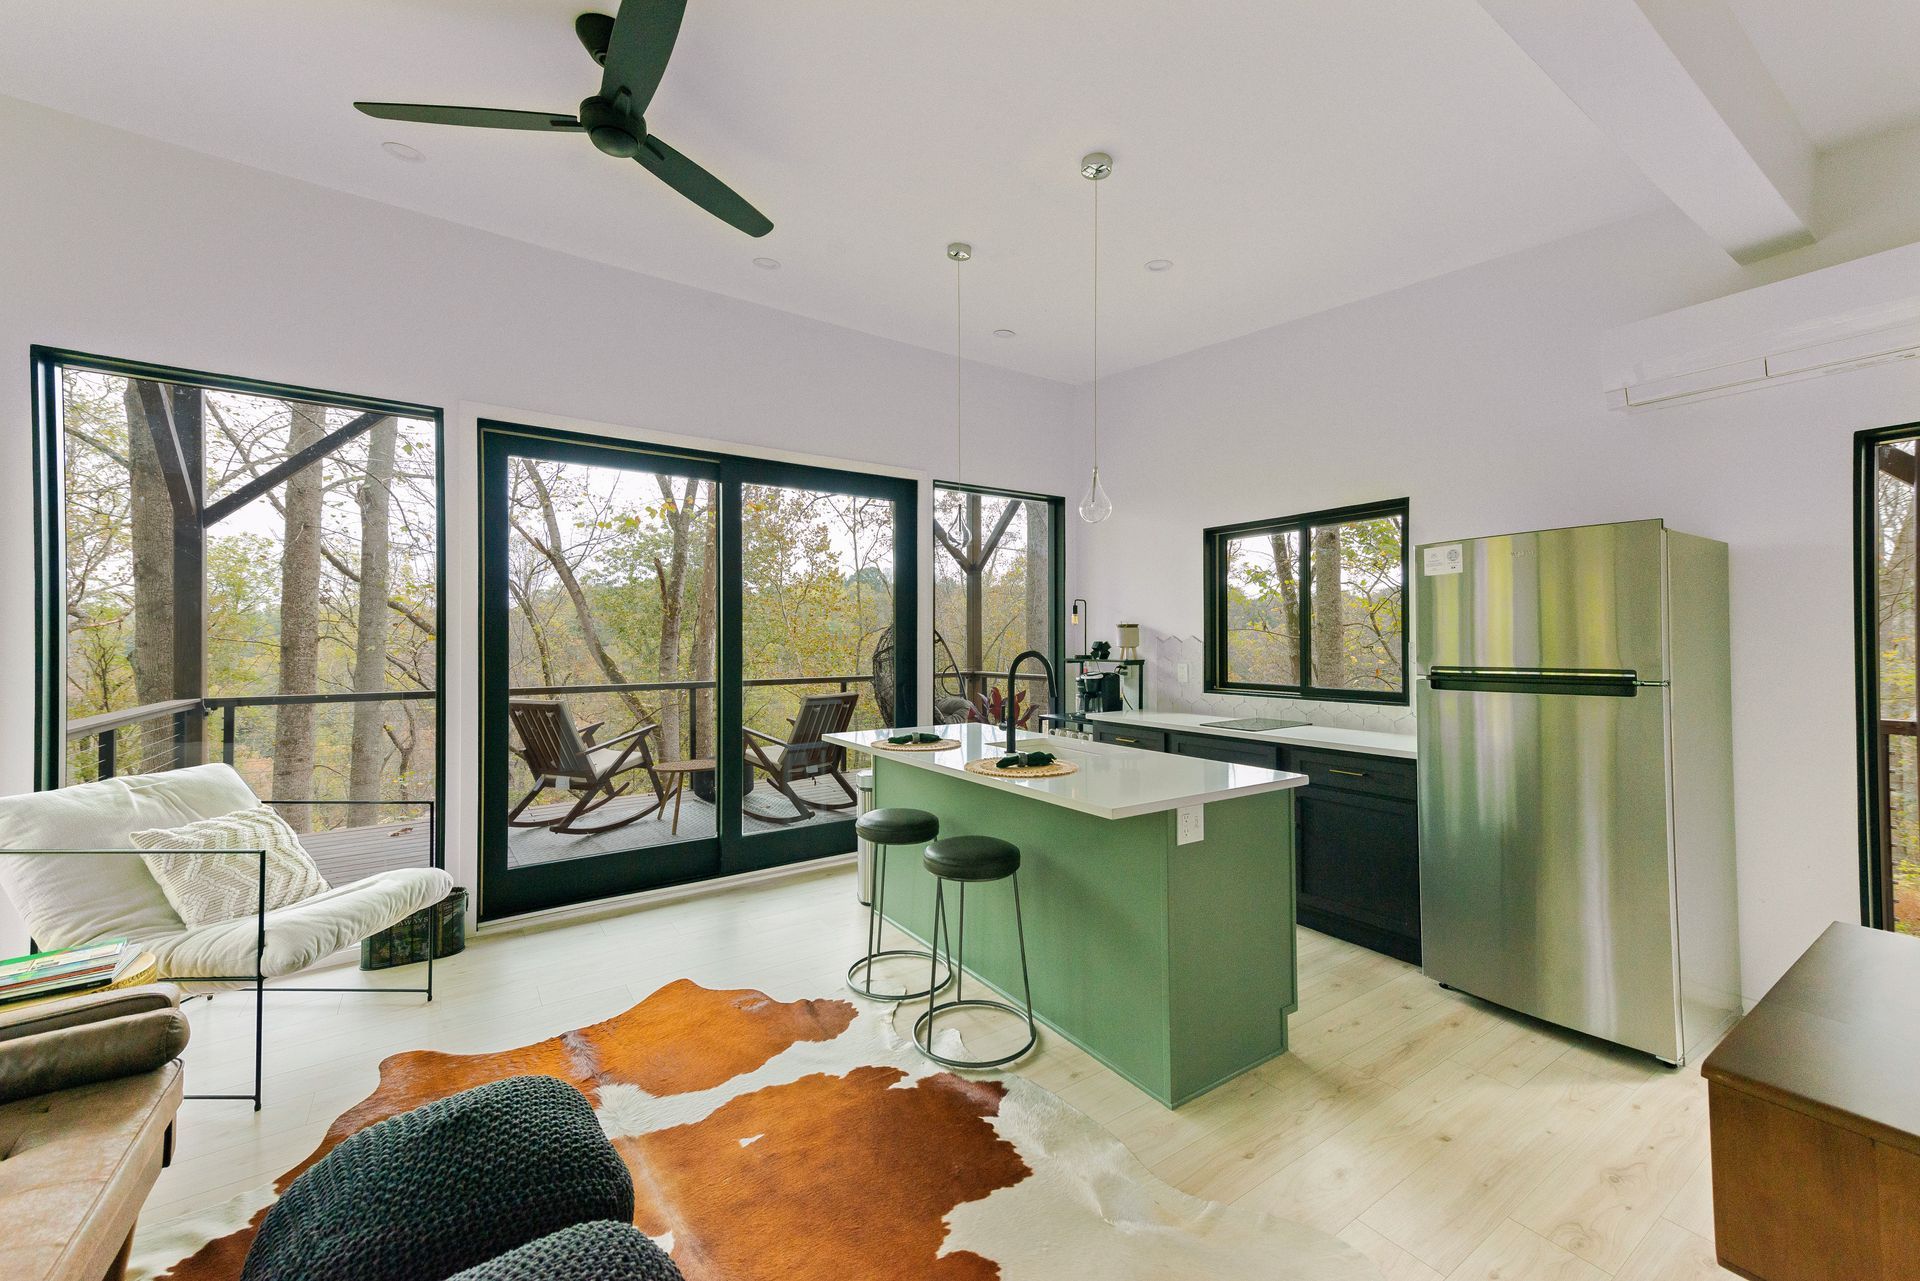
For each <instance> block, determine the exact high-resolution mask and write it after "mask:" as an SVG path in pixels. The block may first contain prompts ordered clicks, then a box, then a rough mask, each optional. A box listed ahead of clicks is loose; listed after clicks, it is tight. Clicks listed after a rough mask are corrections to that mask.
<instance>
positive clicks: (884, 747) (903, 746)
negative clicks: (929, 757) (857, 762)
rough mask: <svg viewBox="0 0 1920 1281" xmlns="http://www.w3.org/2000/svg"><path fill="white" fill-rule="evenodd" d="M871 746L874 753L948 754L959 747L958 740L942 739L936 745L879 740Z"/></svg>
mask: <svg viewBox="0 0 1920 1281" xmlns="http://www.w3.org/2000/svg"><path fill="white" fill-rule="evenodd" d="M872 746H873V750H874V751H876V752H950V751H952V750H953V749H954V748H956V747H958V746H960V740H959V739H957V738H943V739H941V740H940V741H939V742H937V743H889V742H887V741H886V740H885V739H881V740H880V741H879V742H877V743H874V744H873V745H872Z"/></svg>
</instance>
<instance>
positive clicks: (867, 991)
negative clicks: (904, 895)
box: [847, 845, 953, 1001]
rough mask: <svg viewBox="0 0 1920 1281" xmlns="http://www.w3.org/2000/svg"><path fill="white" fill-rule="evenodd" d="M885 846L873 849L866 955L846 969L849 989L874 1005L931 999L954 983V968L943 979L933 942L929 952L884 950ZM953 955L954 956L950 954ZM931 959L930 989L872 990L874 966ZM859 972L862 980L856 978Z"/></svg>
mask: <svg viewBox="0 0 1920 1281" xmlns="http://www.w3.org/2000/svg"><path fill="white" fill-rule="evenodd" d="M889 848H891V847H890V846H886V845H875V846H874V847H873V871H872V873H871V874H870V878H869V882H868V886H867V889H868V892H869V894H870V895H871V897H870V899H869V900H868V903H867V954H866V955H865V956H863V957H861V958H860V959H859V960H857V961H855V962H854V963H853V964H852V965H849V966H848V967H847V986H848V987H850V988H852V989H853V991H854V993H855V994H856V995H859V996H864V997H866V998H867V999H868V1000H872V1001H912V1000H918V999H919V998H920V997H923V996H925V997H932V996H933V995H934V994H935V993H936V992H938V991H940V989H942V988H944V987H945V986H946V985H947V984H948V983H950V982H952V981H953V967H952V966H951V965H949V966H948V967H947V976H946V977H945V978H941V977H940V960H939V956H938V954H937V949H936V948H935V947H934V946H933V939H932V938H931V937H929V938H928V940H927V943H928V949H927V950H926V951H924V952H923V951H921V950H920V949H919V948H917V947H896V948H883V947H881V944H882V943H884V942H885V941H886V916H885V913H886V910H887V909H886V902H887V850H888V849H889ZM949 955H951V953H949ZM923 956H924V957H926V958H928V960H929V962H930V963H931V965H932V973H931V974H929V975H928V978H927V983H928V986H927V987H925V988H916V989H914V990H913V991H910V992H876V991H874V990H873V963H874V962H875V961H878V960H883V959H885V958H887V957H904V958H906V959H908V960H918V959H919V958H921V957H923ZM855 971H859V977H857V978H856V977H855Z"/></svg>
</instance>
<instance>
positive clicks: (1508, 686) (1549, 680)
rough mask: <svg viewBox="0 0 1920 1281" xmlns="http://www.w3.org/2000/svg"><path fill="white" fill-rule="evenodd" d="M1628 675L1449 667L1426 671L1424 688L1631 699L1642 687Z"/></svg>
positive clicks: (1604, 671)
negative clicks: (1425, 685) (1425, 686)
mask: <svg viewBox="0 0 1920 1281" xmlns="http://www.w3.org/2000/svg"><path fill="white" fill-rule="evenodd" d="M1655 683H1664V682H1651V681H1642V680H1640V679H1639V677H1638V676H1637V675H1636V674H1635V673H1634V672H1631V671H1625V670H1610V669H1592V668H1589V669H1585V670H1573V669H1551V668H1538V667H1448V666H1441V665H1439V664H1435V665H1434V666H1432V667H1430V668H1428V669H1427V685H1428V687H1429V688H1431V689H1435V690H1458V691H1462V692H1466V693H1491V694H1573V695H1586V696H1588V697H1600V698H1632V697H1633V696H1634V695H1635V694H1636V693H1638V692H1639V690H1640V688H1641V687H1642V686H1643V685H1651V684H1655Z"/></svg>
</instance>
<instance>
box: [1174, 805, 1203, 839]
mask: <svg viewBox="0 0 1920 1281" xmlns="http://www.w3.org/2000/svg"><path fill="white" fill-rule="evenodd" d="M1206 813H1207V807H1206V806H1204V805H1182V806H1181V807H1180V809H1179V811H1178V814H1179V820H1180V827H1179V833H1178V836H1177V837H1176V843H1177V844H1180V845H1191V844H1193V843H1194V842H1195V841H1204V840H1205V839H1206V838H1207V820H1206Z"/></svg>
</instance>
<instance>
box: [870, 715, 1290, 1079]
mask: <svg viewBox="0 0 1920 1281" xmlns="http://www.w3.org/2000/svg"><path fill="white" fill-rule="evenodd" d="M967 728H968V729H969V730H972V729H975V728H977V727H967ZM1064 750H1067V749H1063V751H1064ZM1088 750H1090V751H1094V752H1098V751H1099V750H1100V749H1098V748H1089V749H1088ZM1107 755H1108V756H1110V757H1111V756H1127V757H1134V758H1140V757H1141V754H1139V753H1113V752H1112V751H1111V749H1107ZM1155 759H1156V758H1154V757H1151V756H1147V757H1144V760H1142V759H1135V760H1133V761H1122V762H1121V763H1120V764H1118V765H1113V766H1111V768H1115V769H1127V768H1132V769H1135V770H1144V769H1145V768H1147V763H1150V762H1152V761H1154V760H1155ZM1094 767H1095V768H1103V767H1107V762H1095V763H1094ZM1268 784H1269V785H1271V781H1270V780H1268ZM1294 796H1295V792H1294V791H1293V790H1290V789H1283V790H1269V791H1259V792H1254V793H1251V794H1230V795H1227V796H1226V797H1225V798H1224V799H1217V800H1210V801H1207V802H1206V803H1205V806H1204V811H1203V818H1204V822H1203V825H1204V835H1203V837H1202V839H1200V840H1197V841H1191V842H1189V843H1187V844H1184V845H1183V844H1180V843H1179V840H1178V830H1177V824H1178V819H1177V811H1176V810H1174V809H1165V810H1160V811H1158V812H1153V813H1143V814H1136V815H1133V816H1131V817H1120V818H1104V817H1100V816H1099V815H1097V814H1092V813H1086V812H1081V811H1079V810H1076V809H1074V808H1070V807H1069V806H1067V805H1063V804H1058V803H1055V802H1053V801H1050V800H1044V799H1040V798H1038V797H1036V796H1034V795H1033V794H1031V793H1029V792H1023V791H1022V790H1021V789H1020V788H1019V787H1018V786H1017V785H1011V784H1003V783H999V782H997V781H982V780H979V779H977V778H976V777H974V776H970V775H963V774H959V773H957V772H948V771H939V770H935V769H930V768H927V767H926V766H925V764H924V763H908V762H906V761H905V760H903V759H902V758H901V757H900V756H897V755H896V756H889V755H888V754H886V753H885V752H875V753H874V799H875V803H876V804H878V805H882V806H895V805H899V806H909V807H912V808H915V809H923V810H928V811H930V812H932V813H934V814H936V815H938V816H939V818H940V831H941V835H942V836H956V835H966V834H976V833H977V834H982V835H990V836H997V837H1000V838H1002V839H1004V840H1009V841H1012V842H1013V843H1014V844H1016V845H1018V846H1019V847H1020V851H1021V866H1020V895H1021V906H1022V908H1023V912H1024V919H1025V926H1026V944H1027V960H1028V966H1029V970H1030V973H1031V975H1032V980H1033V1003H1034V1012H1035V1015H1036V1016H1037V1017H1038V1018H1039V1019H1040V1021H1041V1022H1042V1023H1043V1024H1044V1025H1045V1026H1046V1027H1047V1028H1050V1029H1052V1030H1053V1031H1054V1032H1055V1033H1057V1034H1059V1035H1061V1036H1064V1037H1065V1038H1066V1039H1068V1040H1070V1041H1072V1042H1073V1043H1074V1044H1076V1045H1078V1046H1080V1047H1081V1048H1082V1049H1084V1050H1086V1051H1087V1052H1088V1053H1089V1054H1091V1055H1093V1056H1094V1057H1095V1058H1097V1059H1099V1060H1100V1061H1101V1062H1102V1063H1104V1064H1106V1065H1107V1066H1108V1067H1110V1068H1112V1069H1113V1070H1114V1071H1115V1072H1118V1073H1119V1074H1120V1075H1121V1076H1123V1077H1125V1078H1126V1079H1127V1080H1129V1081H1131V1082H1133V1083H1134V1084H1135V1085H1137V1086H1139V1087H1140V1088H1141V1089H1142V1090H1144V1091H1146V1092H1147V1093H1148V1094H1149V1095H1151V1096H1152V1097H1153V1098H1155V1099H1157V1100H1159V1101H1160V1102H1161V1103H1163V1104H1166V1105H1167V1106H1169V1107H1177V1106H1179V1105H1180V1104H1182V1103H1185V1102H1187V1101H1188V1100H1190V1099H1193V1098H1195V1097H1196V1096H1198V1095H1200V1094H1203V1093H1205V1092H1206V1091H1208V1090H1210V1089H1212V1088H1213V1087H1215V1086H1217V1085H1220V1084H1221V1083H1223V1082H1225V1081H1228V1080H1231V1079H1232V1078H1234V1077H1236V1076H1239V1075H1240V1074H1241V1073H1243V1072H1245V1071H1247V1070H1248V1069H1250V1068H1253V1067H1256V1066H1258V1065H1259V1064H1261V1063H1263V1062H1265V1061H1267V1060H1268V1059H1271V1058H1273V1057H1274V1056H1276V1055H1279V1054H1283V1053H1285V1052H1286V1049H1287V1017H1288V1015H1289V1014H1291V1013H1292V1012H1293V1010H1294V1008H1295V1006H1296V1005H1297V1004H1298V997H1299V992H1298V983H1297V966H1296V957H1295V946H1294V934H1295V932H1294V928H1293V926H1294V910H1295V887H1294V866H1295V864H1294V847H1293V841H1294ZM880 856H881V857H884V858H886V859H887V860H889V862H888V866H887V873H888V875H887V895H886V914H887V917H888V919H889V920H891V921H892V922H893V923H894V924H895V925H897V926H899V927H900V928H901V929H903V930H905V931H906V932H907V933H908V934H911V935H913V936H914V937H916V938H918V939H919V940H921V942H923V943H924V942H925V941H926V939H927V937H928V935H929V933H930V928H931V924H932V920H933V894H934V882H933V879H932V877H931V876H929V875H928V874H927V873H926V872H924V871H923V870H922V868H921V866H920V860H921V849H920V847H918V846H912V847H900V848H894V849H889V850H886V851H884V853H882V854H881V855H880ZM955 888H956V887H951V886H950V887H949V889H948V907H947V911H948V918H947V919H948V922H949V928H950V929H951V928H953V926H954V925H955V924H957V913H956V911H955V907H956V902H955V899H956V895H955ZM1016 943H1017V940H1016V937H1015V930H1014V916H1013V890H1012V888H1011V885H1010V883H1009V882H1007V881H996V882H989V883H985V884H977V885H971V886H969V887H968V890H967V912H966V970H967V972H968V975H969V982H971V981H972V980H973V977H974V976H978V977H979V978H983V979H985V980H986V982H987V983H989V984H991V985H992V986H993V987H995V988H998V989H999V990H1000V991H1001V992H1002V993H1003V994H1010V995H1011V997H1012V998H1013V1000H1014V1001H1015V1002H1016V1003H1017V1002H1018V999H1019V994H1020V967H1019V952H1018V949H1017V946H1016ZM916 1004H919V1003H917V1002H909V1003H908V1004H907V1006H906V1007H905V1009H906V1012H907V1013H911V1012H912V1011H913V1009H914V1007H915V1005H916Z"/></svg>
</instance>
